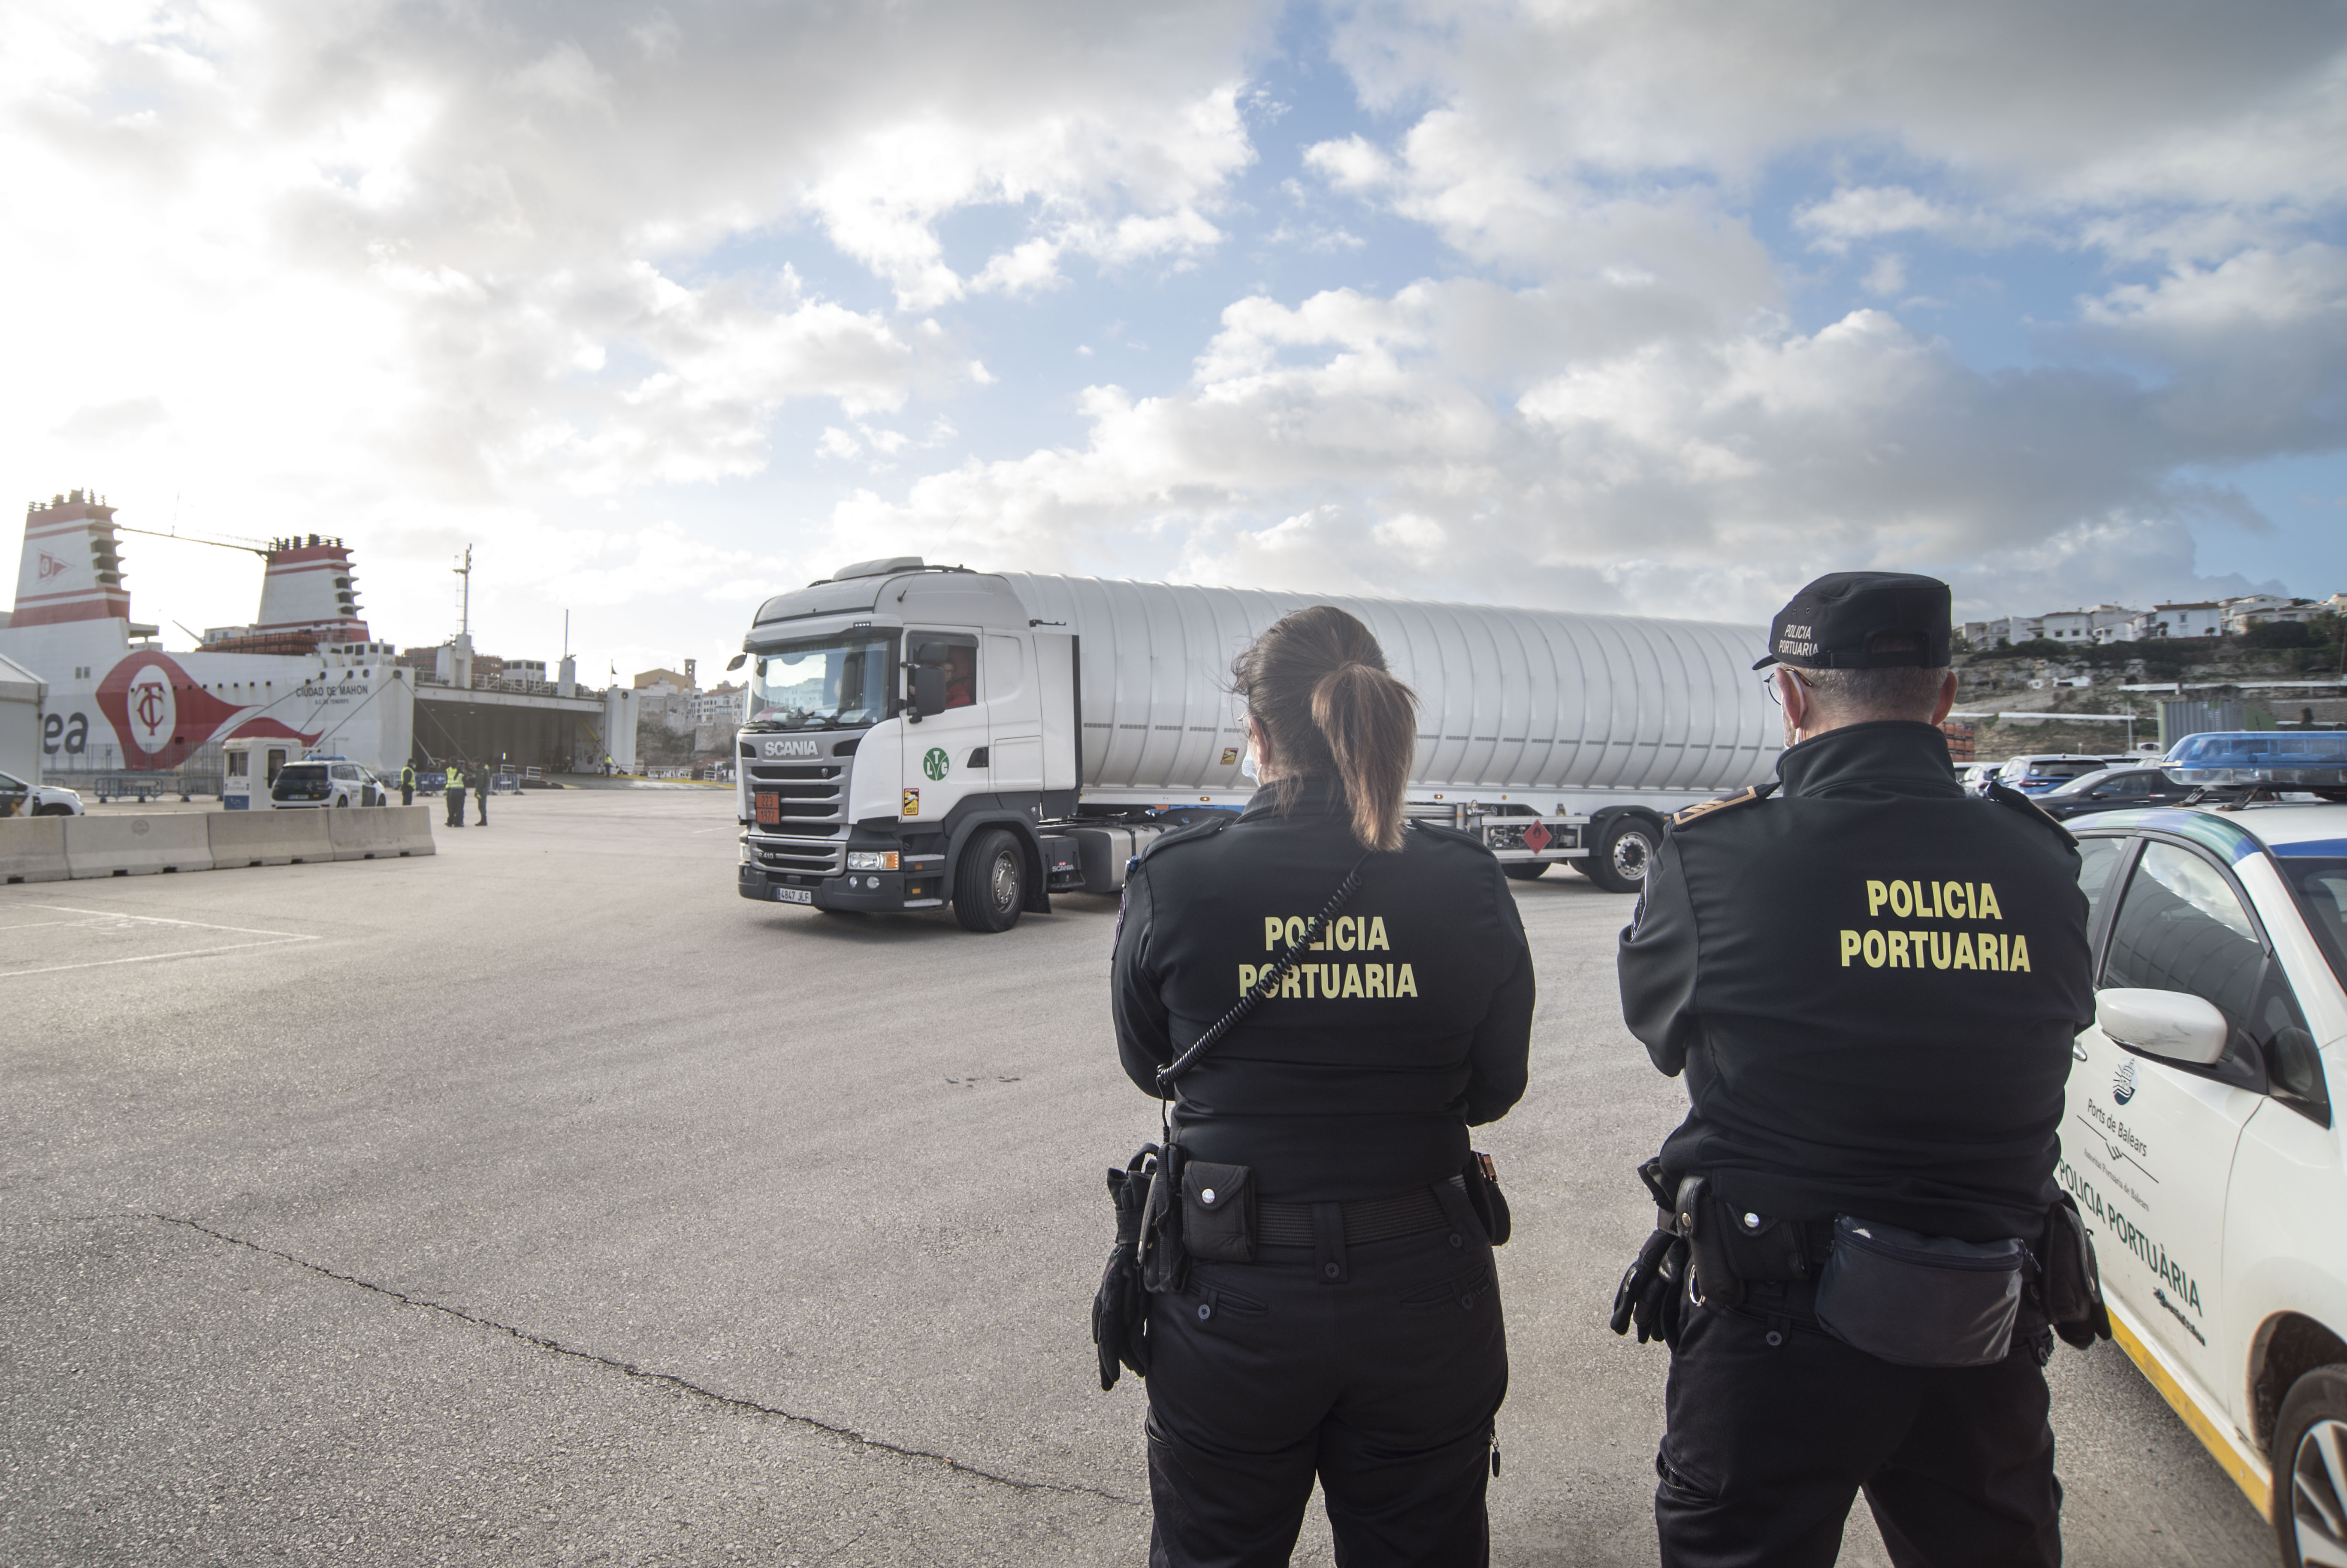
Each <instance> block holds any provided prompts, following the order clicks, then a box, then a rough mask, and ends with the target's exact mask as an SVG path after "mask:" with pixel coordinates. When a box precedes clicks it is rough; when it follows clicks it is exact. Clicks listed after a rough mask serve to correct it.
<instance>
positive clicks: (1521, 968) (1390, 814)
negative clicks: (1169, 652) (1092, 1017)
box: [1113, 605, 1533, 1568]
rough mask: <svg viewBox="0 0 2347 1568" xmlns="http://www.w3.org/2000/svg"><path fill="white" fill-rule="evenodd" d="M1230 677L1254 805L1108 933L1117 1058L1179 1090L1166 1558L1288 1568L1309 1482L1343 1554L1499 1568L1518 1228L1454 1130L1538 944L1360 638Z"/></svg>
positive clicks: (1523, 1002)
mask: <svg viewBox="0 0 2347 1568" xmlns="http://www.w3.org/2000/svg"><path fill="white" fill-rule="evenodd" d="M1233 674H1234V676H1235V683H1236V689H1237V692H1238V694H1239V695H1240V697H1241V698H1242V699H1243V700H1244V701H1245V704H1246V712H1247V724H1248V733H1249V738H1250V750H1251V754H1252V760H1253V762H1254V764H1255V772H1256V775H1257V777H1258V778H1259V779H1260V781H1261V783H1262V786H1263V787H1262V788H1261V789H1260V790H1259V791H1258V792H1257V793H1256V794H1255V798H1254V800H1253V801H1251V802H1250V803H1249V804H1248V805H1247V808H1246V809H1245V812H1243V813H1241V814H1239V815H1238V816H1237V817H1236V819H1235V820H1231V821H1226V822H1224V823H1220V824H1216V825H1213V826H1208V827H1198V828H1193V829H1190V830H1187V831H1185V832H1183V833H1178V834H1173V835H1167V836H1166V837H1164V838H1162V839H1160V840H1158V841H1157V842H1156V843H1155V844H1154V845H1152V846H1151V848H1150V850H1149V852H1148V853H1147V854H1145V855H1144V856H1142V858H1141V860H1140V863H1139V864H1138V865H1137V866H1135V867H1134V868H1133V874H1132V876H1131V878H1130V880H1129V881H1128V883H1127V885H1126V887H1125V894H1124V909H1123V913H1122V917H1120V920H1119V924H1118V932H1117V943H1116V958H1115V965H1114V978H1113V1003H1114V1011H1115V1017H1116V1028H1117V1044H1118V1050H1119V1052H1120V1055H1121V1057H1122V1061H1123V1065H1124V1069H1125V1071H1126V1073H1127V1074H1128V1075H1129V1076H1130V1077H1131V1078H1132V1080H1133V1083H1134V1084H1135V1085H1136V1086H1137V1087H1139V1088H1140V1089H1141V1090H1142V1091H1143V1092H1144V1093H1147V1094H1150V1095H1152V1096H1159V1095H1161V1094H1163V1095H1165V1096H1168V1097H1170V1099H1171V1105H1170V1107H1169V1108H1168V1112H1167V1124H1168V1132H1169V1135H1170V1142H1169V1146H1168V1148H1167V1150H1166V1157H1165V1161H1164V1163H1163V1167H1162V1169H1163V1175H1162V1176H1161V1178H1160V1181H1159V1184H1158V1186H1159V1191H1158V1192H1157V1193H1156V1194H1154V1195H1153V1208H1152V1214H1151V1219H1150V1222H1149V1223H1150V1230H1149V1233H1148V1235H1147V1236H1146V1237H1145V1239H1144V1243H1143V1246H1144V1256H1145V1257H1146V1259H1147V1261H1146V1263H1145V1264H1144V1273H1145V1275H1146V1276H1147V1277H1148V1279H1149V1281H1150V1289H1151V1291H1152V1292H1153V1294H1152V1295H1151V1296H1150V1297H1149V1300H1148V1315H1147V1324H1148V1333H1147V1337H1148V1341H1149V1346H1150V1349H1149V1365H1148V1387H1149V1419H1148V1443H1149V1481H1150V1491H1151V1496H1152V1499H1153V1502H1154V1504H1155V1522H1154V1526H1153V1533H1152V1538H1151V1548H1150V1561H1151V1563H1153V1564H1167V1565H1171V1568H1180V1565H1184V1564H1204V1563H1214V1564H1218V1565H1230V1568H1244V1565H1253V1564H1265V1565H1269V1564H1275V1563H1286V1562H1287V1561H1288V1557H1289V1553H1290V1552H1291V1551H1292V1550H1293V1548H1294V1546H1295V1542H1296V1532H1297V1530H1298V1529H1299V1527H1300V1526H1301V1524H1302V1522H1303V1516H1304V1509H1305V1505H1306V1503H1307V1501H1308V1499H1309V1497H1310V1495H1311V1491H1312V1485H1313V1481H1314V1480H1315V1478H1316V1477H1317V1479H1318V1481H1319V1482H1320V1484H1321V1488H1322V1491H1323V1493H1324V1495H1325V1497H1326V1500H1327V1511H1328V1519H1329V1523H1330V1525H1331V1527H1332V1528H1333V1530H1334V1532H1335V1535H1336V1541H1337V1558H1338V1561H1340V1562H1343V1563H1348V1564H1351V1565H1355V1568H1369V1565H1375V1564H1388V1563H1396V1564H1399V1563H1413V1564H1454V1563H1455V1564H1480V1563H1486V1562H1488V1561H1489V1557H1490V1546H1489V1532H1488V1528H1487V1524H1486V1518H1485V1512H1484V1488H1485V1486H1486V1484H1487V1482H1488V1481H1489V1478H1490V1476H1491V1473H1492V1472H1493V1471H1494V1470H1496V1468H1497V1450H1496V1449H1495V1448H1494V1445H1493V1416H1494V1414H1495V1412H1497V1410H1498V1409H1499V1407H1500V1401H1501V1397H1502V1396H1503V1394H1504V1393H1505V1391H1506V1388H1507V1376H1508V1371H1507V1350H1506V1342H1505V1337H1504V1334H1503V1332H1502V1329H1501V1317H1500V1297H1499V1290H1498V1282H1497V1276H1496V1275H1495V1273H1494V1270H1493V1267H1492V1253H1491V1245H1492V1243H1493V1242H1494V1241H1503V1240H1505V1239H1506V1236H1505V1230H1504V1219H1503V1216H1504V1213H1505V1210H1504V1205H1503V1204H1498V1203H1496V1202H1495V1199H1496V1194H1495V1192H1494V1191H1493V1189H1492V1188H1491V1184H1489V1182H1488V1181H1486V1180H1485V1173H1486V1171H1487V1169H1488V1166H1487V1165H1486V1164H1485V1163H1483V1162H1481V1160H1480V1159H1479V1158H1477V1157H1475V1156H1473V1155H1472V1154H1471V1149H1470V1146H1469V1141H1468V1132H1467V1130H1468V1128H1470V1127H1471V1126H1476V1125H1480V1124H1481V1123H1483V1122H1491V1121H1494V1120H1496V1119H1497V1118H1499V1117H1500V1116H1501V1115H1503V1114H1505V1113H1506V1112H1507V1111H1508V1109H1509V1108H1510V1107H1511V1106H1512V1105H1513V1104H1514V1103H1515V1102H1516V1101H1517V1099H1518V1098H1519V1097H1520V1096H1521V1095H1522V1093H1523V1090H1524V1078H1525V1071H1526V1059H1527V1055H1528V1050H1529V1046H1530V1038H1531V1029H1532V1000H1533V981H1532V956H1531V953H1530V951H1529V950H1528V948H1527V947H1526V945H1525V941H1524V933H1523V927H1522V923H1521V922H1520V921H1519V919H1518V918H1517V915H1516V908H1515V904H1514V900H1513V898H1512V895H1511V894H1510V891H1509V884H1508V883H1507V881H1506V880H1505V879H1504V878H1503V877H1502V876H1501V872H1500V867H1499V865H1498V863H1497V862H1496V861H1494V860H1493V859H1492V857H1491V855H1490V853H1489V852H1488V851H1486V850H1485V849H1484V848H1483V847H1482V845H1480V844H1479V843H1477V842H1476V841H1475V840H1474V839H1473V838H1471V837H1470V836H1469V835H1464V834H1460V833H1456V832H1453V831H1450V830H1449V829H1445V828H1439V827H1430V826H1426V825H1411V824H1409V822H1408V820H1407V818H1406V815H1405V812H1404V809H1403V794H1404V788H1405V785H1406V784H1407V781H1408V778H1409V764H1410V760H1411V757H1412V754H1413V751H1414V747H1415V736H1416V731H1417V723H1416V717H1415V715H1416V698H1415V697H1414V696H1413V694H1412V693H1411V692H1410V691H1409V688H1407V687H1405V686H1403V685H1402V684H1401V683H1400V682H1398V681H1396V680H1395V679H1394V678H1393V677H1392V676H1391V675H1390V674H1389V673H1388V672H1387V670H1386V663H1385V658H1384V655H1383V654H1382V653H1381V652H1380V651H1379V650H1378V644H1377V641H1376V639H1375V638H1374V637H1372V636H1371V635H1370V633H1369V630H1368V628H1367V627H1366V626H1364V625H1362V624H1361V622H1360V621H1359V620H1356V619H1355V618H1354V617H1352V616H1350V615H1348V614H1347V613H1345V612H1344V611H1343V610H1337V609H1335V608H1333V607H1329V606H1325V605H1323V606H1316V607H1314V608H1312V609H1309V610H1298V611H1296V612H1295V613H1294V614H1291V615H1289V616H1287V617H1286V618H1285V619H1283V620H1280V621H1279V622H1278V623H1277V624H1276V625H1275V626H1273V627H1272V628H1271V629H1270V630H1268V631H1266V632H1265V633H1264V635H1263V636H1262V638H1261V639H1259V640H1258V641H1256V642H1255V644H1254V646H1252V647H1251V648H1249V649H1248V650H1247V651H1245V653H1243V654H1242V655H1241V656H1240V657H1239V659H1238V660H1237V661H1236V663H1235V666H1234V670H1233ZM1250 995H1252V996H1254V997H1255V998H1256V1000H1255V1002H1254V1003H1253V1004H1252V1005H1251V1006H1249V1007H1247V1008H1244V1009H1237V1008H1235V1004H1238V1003H1240V1001H1241V999H1242V998H1244V997H1247V996H1250ZM1235 1013H1236V1016H1235V1018H1234V1014H1235ZM1494 1231H1497V1232H1498V1234H1497V1235H1494V1234H1493V1232H1494ZM1152 1247H1153V1248H1154V1251H1153V1252H1151V1251H1149V1250H1147V1249H1149V1248H1152Z"/></svg>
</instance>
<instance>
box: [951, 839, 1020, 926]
mask: <svg viewBox="0 0 2347 1568" xmlns="http://www.w3.org/2000/svg"><path fill="white" fill-rule="evenodd" d="M1026 901H1027V857H1026V856H1024V855H1021V854H1020V852H1019V840H1018V839H1017V838H1016V837H1015V836H1013V835H1012V834H1011V832H1010V829H1009V828H1005V827H989V828H985V829H983V830H981V831H980V832H979V833H978V834H977V835H975V836H973V837H972V838H971V839H970V841H969V848H968V849H965V850H963V851H962V852H961V866H960V867H959V869H958V870H957V871H956V872H955V873H954V918H955V919H957V920H959V921H960V922H961V924H962V929H964V930H966V931H1008V930H1009V929H1010V927H1013V926H1016V925H1017V924H1019V910H1020V906H1022V905H1023V904H1025V903H1026Z"/></svg>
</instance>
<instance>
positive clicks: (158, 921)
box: [25, 904, 316, 941]
mask: <svg viewBox="0 0 2347 1568" xmlns="http://www.w3.org/2000/svg"><path fill="white" fill-rule="evenodd" d="M25 907H26V908H27V909H50V910H54V911H56V913H57V914H60V915H92V916H96V917H97V918H99V919H101V920H145V921H147V922H148V923H149V924H150V925H156V926H193V927H197V928H198V929H199V930H204V931H234V932H235V933H236V934H237V935H239V936H241V937H286V938H296V939H299V940H302V941H314V940H315V939H316V938H315V936H314V934H313V933H308V932H302V931H264V930H262V929H261V927H258V926H220V925H215V924H214V923H213V922H211V921H210V920H174V919H172V918H171V917H169V916H168V915H128V914H123V913H120V912H118V911H116V910H113V909H76V908H73V907H70V906H68V905H65V904H27V905H26V906H25ZM71 923H72V922H70V921H66V920H60V921H57V922H56V924H58V925H61V926H63V925H70V924H71Z"/></svg>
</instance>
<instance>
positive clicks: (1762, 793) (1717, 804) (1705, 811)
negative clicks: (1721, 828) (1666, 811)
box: [1671, 779, 1777, 827]
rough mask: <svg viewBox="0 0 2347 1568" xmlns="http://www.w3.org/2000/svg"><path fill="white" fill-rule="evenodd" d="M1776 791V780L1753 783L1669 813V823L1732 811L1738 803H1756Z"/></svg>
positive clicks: (1694, 820) (1679, 823) (1683, 823)
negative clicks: (1748, 786) (1734, 791)
mask: <svg viewBox="0 0 2347 1568" xmlns="http://www.w3.org/2000/svg"><path fill="white" fill-rule="evenodd" d="M1776 793H1777V781H1776V780H1774V779H1771V780H1769V781H1768V783H1767V784H1754V785H1752V786H1751V787H1750V788H1749V789H1740V790H1737V792H1736V793H1735V794H1724V795H1721V796H1720V797H1719V798H1718V799H1717V800H1705V801H1697V802H1696V804H1693V805H1691V806H1688V807H1686V809H1685V810H1682V811H1675V812H1673V813H1671V825H1672V826H1673V827H1685V826H1686V825H1687V824H1688V823H1691V822H1698V821H1701V820H1702V819H1703V818H1705V817H1706V816H1710V815H1713V814H1714V813H1716V812H1722V811H1733V810H1735V809H1736V808H1737V806H1739V805H1754V804H1758V803H1759V802H1761V801H1764V800H1767V799H1768V797H1769V796H1770V795H1772V794H1776Z"/></svg>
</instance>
